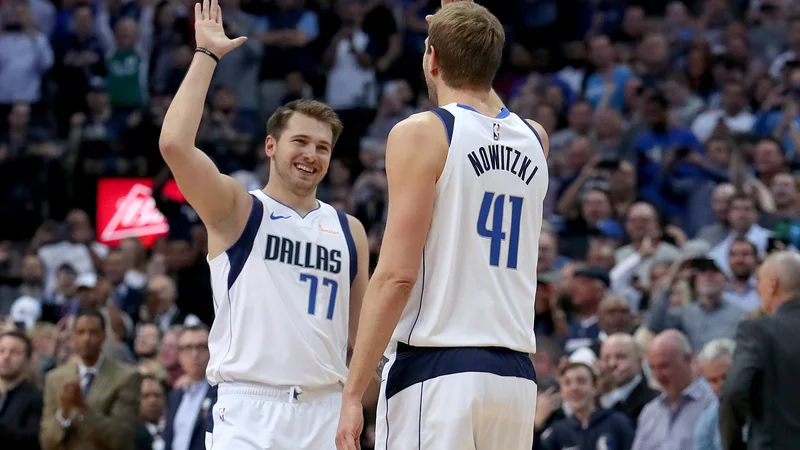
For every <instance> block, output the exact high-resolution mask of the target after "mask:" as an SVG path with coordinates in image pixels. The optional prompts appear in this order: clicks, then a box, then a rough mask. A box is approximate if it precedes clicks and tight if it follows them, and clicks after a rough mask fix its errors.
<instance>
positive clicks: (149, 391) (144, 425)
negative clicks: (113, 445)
mask: <svg viewBox="0 0 800 450" xmlns="http://www.w3.org/2000/svg"><path fill="white" fill-rule="evenodd" d="M165 391H166V390H165V389H164V385H163V384H162V383H161V381H160V380H158V379H157V378H154V377H152V376H147V375H143V376H142V394H141V405H140V406H139V419H141V426H139V427H137V429H136V435H135V437H134V439H135V440H134V444H135V450H156V449H163V448H166V444H165V442H164V439H163V437H162V434H163V432H164V430H163V423H162V421H161V418H162V417H163V416H164V406H165V398H166V393H165Z"/></svg>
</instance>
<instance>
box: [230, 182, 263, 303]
mask: <svg viewBox="0 0 800 450" xmlns="http://www.w3.org/2000/svg"><path fill="white" fill-rule="evenodd" d="M250 197H253V207H252V209H250V217H248V218H247V223H246V224H245V226H244V231H242V235H241V236H239V239H237V240H236V242H235V243H234V244H233V245H231V247H230V248H229V249H227V250H225V253H227V254H228V261H229V262H230V264H231V269H230V271H229V272H228V290H230V288H231V286H233V283H235V282H236V278H238V277H239V274H240V273H242V269H244V263H245V262H246V261H247V257H248V256H250V252H251V251H252V250H253V243H254V242H255V240H256V234H257V233H258V228H259V227H260V226H261V220H262V219H263V218H264V205H263V204H262V203H261V200H259V199H258V198H257V197H256V196H255V195H253V194H250Z"/></svg>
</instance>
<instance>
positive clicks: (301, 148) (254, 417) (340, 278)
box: [160, 0, 368, 450]
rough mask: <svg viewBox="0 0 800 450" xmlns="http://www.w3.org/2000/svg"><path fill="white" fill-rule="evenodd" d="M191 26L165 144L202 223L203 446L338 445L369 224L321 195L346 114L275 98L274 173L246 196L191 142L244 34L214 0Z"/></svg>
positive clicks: (198, 10) (270, 142) (270, 145)
mask: <svg viewBox="0 0 800 450" xmlns="http://www.w3.org/2000/svg"><path fill="white" fill-rule="evenodd" d="M195 35H196V36H195V37H196V41H197V45H198V49H197V52H196V53H195V56H194V59H193V61H192V64H191V66H190V68H189V70H188V72H187V73H186V77H185V78H184V80H183V83H182V84H181V87H180V89H179V90H178V93H177V94H176V96H175V99H174V100H173V102H172V105H170V108H169V111H168V112H167V115H166V117H165V119H164V125H163V128H162V133H161V141H160V147H161V153H162V155H163V156H164V159H165V160H166V162H167V164H168V165H169V167H170V169H172V173H173V174H174V176H175V179H176V181H177V183H178V186H179V187H180V189H181V192H182V193H183V194H184V196H185V197H186V199H187V200H188V201H189V203H190V204H191V205H192V206H193V207H194V209H195V210H196V211H197V214H198V215H199V216H200V218H201V219H202V220H203V223H204V224H205V226H206V228H207V229H208V252H209V255H208V264H209V266H210V268H211V285H212V289H213V293H214V309H215V313H216V318H215V321H214V324H213V326H212V328H211V332H210V335H209V350H210V353H211V354H210V361H209V364H208V367H207V369H206V377H207V378H208V381H209V383H210V384H211V385H218V387H219V391H218V401H217V403H216V405H215V406H214V408H213V411H212V414H213V423H214V429H213V435H207V436H206V440H207V441H208V442H207V446H209V447H208V448H211V447H210V446H211V445H213V446H214V448H215V449H237V450H240V449H244V450H247V449H264V448H270V449H284V450H289V449H292V450H296V449H313V450H319V449H333V448H334V445H335V444H334V441H335V435H336V424H337V421H338V416H339V410H340V407H341V398H342V385H343V383H344V380H345V378H346V376H347V366H346V355H347V350H348V342H349V340H350V339H352V338H353V337H354V335H355V330H356V318H357V314H358V312H359V310H360V303H361V297H362V296H363V292H364V290H365V288H366V284H367V271H368V251H367V236H366V233H365V232H364V227H363V226H362V225H361V224H360V223H359V222H358V221H357V220H355V219H353V218H352V217H349V216H347V215H346V214H344V213H342V212H337V211H336V210H335V209H333V208H332V207H331V206H329V205H327V204H325V203H322V202H320V201H318V200H317V199H316V188H317V185H318V184H319V182H320V181H321V180H322V178H323V177H324V176H325V173H326V172H327V170H328V165H329V163H330V158H331V151H332V149H333V146H334V144H335V143H336V138H337V137H339V134H340V133H341V131H342V124H341V122H340V121H339V118H338V117H337V116H336V113H335V112H333V110H331V109H330V108H329V107H328V106H327V105H324V104H322V103H319V102H316V101H311V100H298V101H295V102H292V103H289V104H287V105H286V106H284V107H281V108H279V109H278V110H277V111H276V112H275V114H273V115H272V117H271V118H270V119H269V122H268V123H267V128H268V132H269V136H268V137H267V139H266V143H265V148H266V154H267V156H268V157H269V158H270V160H271V161H270V177H269V182H268V183H267V186H266V187H265V188H264V189H263V190H255V191H252V192H249V193H248V192H247V191H246V190H245V189H244V188H243V187H242V186H241V185H240V184H239V183H237V182H236V181H234V180H233V179H232V178H230V177H228V176H225V175H222V174H220V172H219V171H218V170H217V168H216V167H215V166H214V164H213V163H212V162H211V160H210V159H209V158H208V157H207V156H206V155H205V154H204V153H203V152H202V151H200V150H198V149H197V148H195V147H194V140H195V136H196V134H197V128H198V126H199V124H200V119H201V116H202V114H203V104H204V102H205V97H206V94H207V91H208V88H209V84H210V82H211V76H212V74H213V72H214V68H215V66H216V64H217V61H218V58H221V57H223V56H224V55H225V54H226V53H228V52H229V51H231V50H233V49H235V48H236V47H238V46H239V45H241V44H242V43H243V42H244V41H245V38H236V39H233V40H231V39H228V38H227V37H226V36H225V33H224V32H223V27H222V18H221V12H220V9H219V5H218V4H217V0H213V1H212V2H211V3H210V4H209V0H204V2H203V5H202V6H201V5H199V4H197V5H195ZM348 323H349V328H348ZM349 338H350V339H349Z"/></svg>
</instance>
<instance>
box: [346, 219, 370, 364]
mask: <svg viewBox="0 0 800 450" xmlns="http://www.w3.org/2000/svg"><path fill="white" fill-rule="evenodd" d="M347 220H348V222H349V223H350V231H351V232H352V233H353V240H354V241H355V244H356V254H357V258H358V272H357V273H356V278H355V280H353V285H352V286H350V322H349V328H350V329H349V336H348V344H349V347H350V348H351V349H352V348H353V347H354V346H355V345H356V332H357V331H358V318H359V316H360V315H361V302H362V300H363V299H364V293H365V292H366V291H367V283H369V243H368V241H367V231H366V230H365V229H364V225H362V224H361V221H359V220H358V219H356V218H355V217H352V216H347Z"/></svg>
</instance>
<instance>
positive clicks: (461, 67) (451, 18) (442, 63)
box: [425, 2, 506, 89]
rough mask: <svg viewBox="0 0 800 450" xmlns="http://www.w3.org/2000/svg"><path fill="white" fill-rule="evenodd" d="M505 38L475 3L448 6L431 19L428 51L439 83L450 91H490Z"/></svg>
mask: <svg viewBox="0 0 800 450" xmlns="http://www.w3.org/2000/svg"><path fill="white" fill-rule="evenodd" d="M505 40H506V35H505V31H504V30H503V25H502V24H500V21H499V20H497V17H495V16H494V15H493V14H492V13H491V12H489V10H487V9H486V8H484V7H483V6H480V5H477V4H475V3H467V2H458V3H451V4H449V5H447V6H445V7H443V8H442V9H440V10H439V11H437V12H436V14H434V15H433V18H432V19H431V23H430V27H429V28H428V48H426V49H425V51H426V52H430V51H431V47H433V48H434V49H436V55H437V57H438V60H439V67H441V71H442V80H444V82H445V84H447V85H448V86H449V87H451V88H454V89H465V88H486V89H488V88H490V87H491V85H492V81H493V80H494V76H495V74H496V73H497V69H498V68H499V67H500V61H501V59H502V57H503V45H504V44H505Z"/></svg>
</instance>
